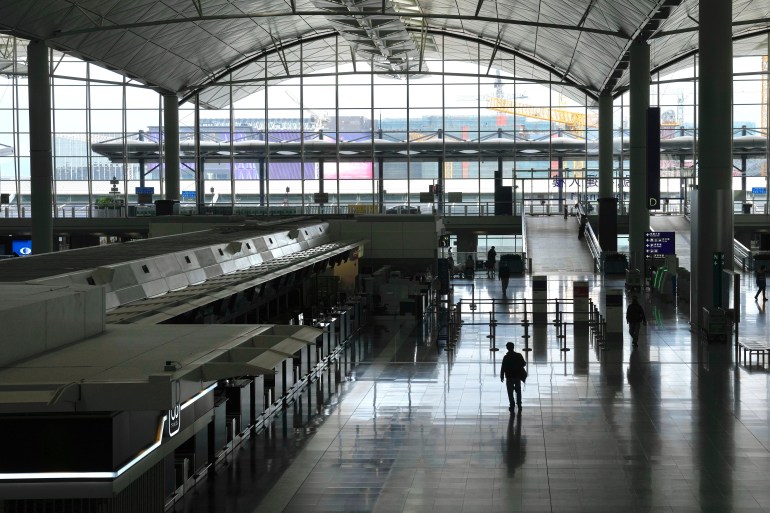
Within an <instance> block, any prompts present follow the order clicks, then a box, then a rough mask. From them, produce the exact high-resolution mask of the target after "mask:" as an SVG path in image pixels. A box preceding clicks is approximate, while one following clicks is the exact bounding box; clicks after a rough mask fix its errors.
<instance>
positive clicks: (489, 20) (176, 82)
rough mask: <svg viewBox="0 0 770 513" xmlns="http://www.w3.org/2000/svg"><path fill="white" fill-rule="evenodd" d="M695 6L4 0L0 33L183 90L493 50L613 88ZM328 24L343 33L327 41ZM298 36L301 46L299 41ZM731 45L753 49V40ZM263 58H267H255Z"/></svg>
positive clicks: (540, 1)
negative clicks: (645, 48)
mask: <svg viewBox="0 0 770 513" xmlns="http://www.w3.org/2000/svg"><path fill="white" fill-rule="evenodd" d="M732 1H733V33H734V35H735V36H736V37H739V38H740V37H747V36H750V35H752V34H757V33H764V32H766V31H767V30H768V19H767V15H768V13H769V12H770V0H732ZM698 4H699V2H698V0H571V1H563V0H558V1H557V0H497V1H494V0H456V1H450V0H284V1H281V2H276V1H274V0H36V1H35V2H30V1H29V0H4V1H3V2H2V3H0V30H2V31H3V32H6V33H9V34H12V35H16V36H19V37H24V38H28V39H43V40H46V41H47V42H48V44H49V45H50V46H52V47H53V48H56V49H59V50H63V51H67V52H71V53H74V54H75V55H78V56H80V57H82V58H84V59H87V60H93V61H97V62H99V63H102V64H103V65H105V66H106V67H107V68H109V69H113V70H118V71H121V72H123V73H125V74H126V75H127V76H129V77H132V78H136V79H139V80H142V81H144V82H146V83H148V84H151V85H153V86H157V87H158V88H161V89H164V90H167V91H172V92H176V93H178V94H179V95H180V96H181V97H184V96H185V94H188V93H189V92H190V91H193V90H198V89H200V88H202V87H205V86H207V85H209V84H211V83H212V81H214V80H216V79H217V78H223V77H225V76H227V77H228V80H229V81H230V82H232V81H242V80H248V79H260V80H261V79H264V78H265V77H280V76H291V75H296V74H297V72H298V66H299V64H298V56H299V55H298V53H299V52H300V51H302V52H304V57H305V60H306V62H308V63H309V64H306V71H310V72H312V71H317V70H318V69H321V67H328V66H329V64H330V63H334V62H335V60H336V61H337V62H343V63H347V62H353V61H355V60H360V61H366V62H372V63H374V65H375V66H374V67H375V68H376V69H377V70H380V71H385V72H388V73H390V74H393V75H401V74H403V73H405V72H410V73H419V72H420V71H424V69H423V68H422V67H421V66H422V63H423V62H424V61H425V60H426V59H428V58H430V56H431V55H438V54H441V55H443V56H444V57H445V58H446V59H452V60H467V61H474V62H475V61H477V60H478V61H479V62H481V63H487V62H489V63H492V62H493V61H495V58H496V57H497V55H498V52H499V51H500V50H502V51H510V52H515V53H516V55H518V56H519V57H521V59H517V63H519V64H520V65H519V66H518V67H517V69H516V75H517V76H519V77H521V76H525V77H527V76H529V77H530V78H533V79H537V80H556V81H561V82H563V83H565V84H568V85H576V86H578V88H579V89H581V90H583V91H584V92H585V93H587V94H588V95H589V97H593V96H596V95H597V94H598V93H600V92H602V91H608V92H616V93H617V92H618V91H620V90H622V89H623V88H624V87H625V86H626V85H627V83H628V58H627V51H628V48H629V46H630V44H631V42H632V40H634V39H636V38H641V39H644V40H649V41H650V43H651V45H652V52H651V54H652V63H651V65H652V67H653V68H654V69H655V68H660V67H661V66H665V65H666V64H668V63H672V62H677V61H678V60H680V59H681V58H682V57H683V56H686V55H691V54H692V52H694V51H695V50H697V41H698V33H697V20H698ZM335 34H338V35H339V36H341V37H339V38H337V37H329V36H333V35H335ZM298 41H303V42H305V43H303V44H302V45H297V44H296V43H297V42H298ZM300 48H301V50H300ZM736 48H737V49H738V50H739V51H740V50H745V51H749V52H751V51H756V49H757V45H756V44H744V45H738V46H737V47H736ZM759 51H760V53H765V51H766V45H759ZM260 56H266V57H265V58H264V59H263V60H262V62H261V63H259V64H258V65H257V64H255V62H258V61H259V57H260ZM310 61H312V62H310ZM265 62H267V63H268V66H267V67H268V69H267V70H265V69H264V67H265V66H264V63H265ZM495 64H496V65H497V62H495ZM504 67H505V66H504V65H503V68H504ZM505 71H509V72H512V71H513V70H512V69H509V70H505ZM230 72H232V74H231V75H230ZM228 88H229V86H228ZM221 93H222V91H221V90H220V91H217V89H216V88H213V89H211V90H209V91H206V92H205V93H204V98H203V100H204V101H205V102H206V103H208V104H210V105H220V104H221V102H222V94H221Z"/></svg>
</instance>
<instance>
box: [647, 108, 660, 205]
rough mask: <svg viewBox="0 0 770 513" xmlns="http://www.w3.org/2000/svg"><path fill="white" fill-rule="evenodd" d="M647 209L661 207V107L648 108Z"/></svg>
mask: <svg viewBox="0 0 770 513" xmlns="http://www.w3.org/2000/svg"><path fill="white" fill-rule="evenodd" d="M647 209H648V210H659V209H660V107H649V108H648V109H647Z"/></svg>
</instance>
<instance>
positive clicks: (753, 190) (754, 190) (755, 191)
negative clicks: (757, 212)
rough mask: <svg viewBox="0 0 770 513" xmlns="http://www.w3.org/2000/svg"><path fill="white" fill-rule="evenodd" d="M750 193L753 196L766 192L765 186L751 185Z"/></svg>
mask: <svg viewBox="0 0 770 513" xmlns="http://www.w3.org/2000/svg"><path fill="white" fill-rule="evenodd" d="M751 194H754V195H755V196H756V195H759V194H767V187H752V188H751Z"/></svg>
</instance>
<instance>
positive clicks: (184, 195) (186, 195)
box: [182, 191, 198, 201]
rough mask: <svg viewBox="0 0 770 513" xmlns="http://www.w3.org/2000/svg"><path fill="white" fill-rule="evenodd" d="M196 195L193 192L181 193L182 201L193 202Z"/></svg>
mask: <svg viewBox="0 0 770 513" xmlns="http://www.w3.org/2000/svg"><path fill="white" fill-rule="evenodd" d="M197 197H198V194H197V193H196V192H195V191H182V201H195V199H196V198H197Z"/></svg>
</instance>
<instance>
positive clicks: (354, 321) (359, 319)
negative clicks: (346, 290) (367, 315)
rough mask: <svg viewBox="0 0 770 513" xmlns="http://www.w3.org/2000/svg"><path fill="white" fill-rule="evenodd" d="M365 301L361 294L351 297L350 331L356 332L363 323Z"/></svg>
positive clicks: (349, 303)
mask: <svg viewBox="0 0 770 513" xmlns="http://www.w3.org/2000/svg"><path fill="white" fill-rule="evenodd" d="M363 304H364V303H363V301H362V298H361V297H360V296H357V297H353V298H350V299H349V300H348V302H347V306H348V308H350V331H351V333H355V332H356V331H358V330H359V329H360V328H361V326H362V324H363V315H364V313H363Z"/></svg>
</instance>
